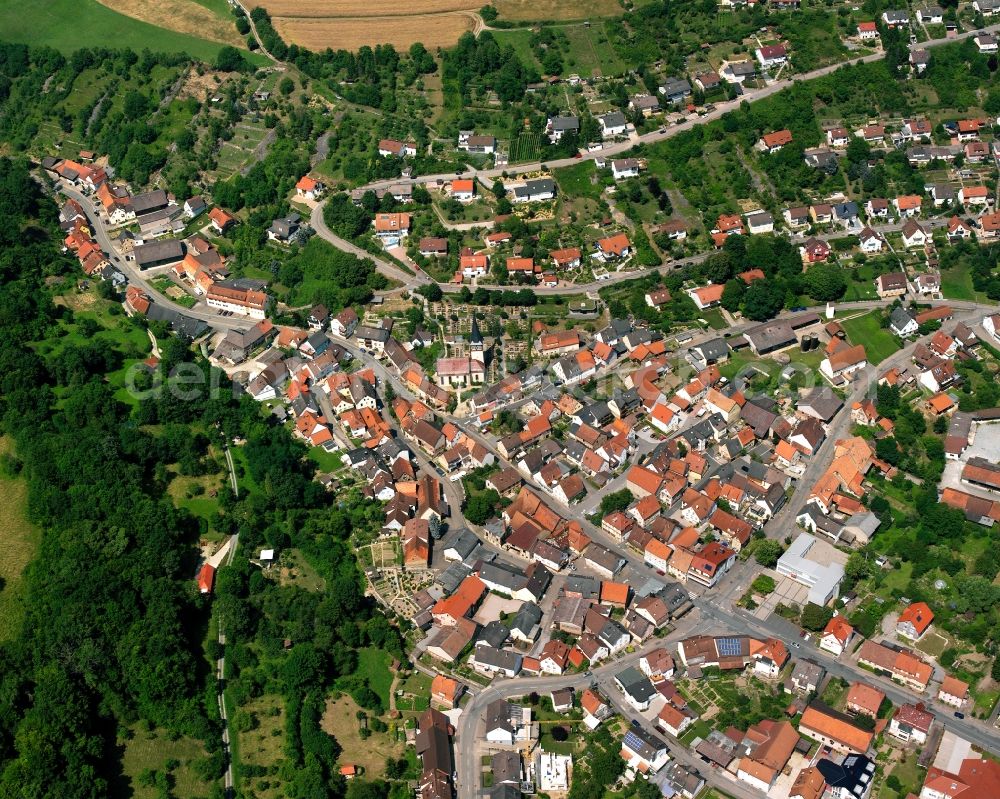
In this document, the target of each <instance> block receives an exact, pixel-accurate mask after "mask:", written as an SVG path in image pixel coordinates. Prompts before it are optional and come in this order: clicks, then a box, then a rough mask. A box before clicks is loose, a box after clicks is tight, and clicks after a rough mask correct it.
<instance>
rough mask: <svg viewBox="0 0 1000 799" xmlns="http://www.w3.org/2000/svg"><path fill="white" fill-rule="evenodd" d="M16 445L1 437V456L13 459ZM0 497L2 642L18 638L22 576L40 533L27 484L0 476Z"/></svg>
mask: <svg viewBox="0 0 1000 799" xmlns="http://www.w3.org/2000/svg"><path fill="white" fill-rule="evenodd" d="M12 449H13V445H12V442H11V440H10V439H8V438H7V437H0V456H4V455H10V454H11V453H12ZM0 496H2V497H3V498H4V502H3V508H2V511H0V540H3V542H4V547H3V555H2V556H0V640H6V639H8V638H12V637H13V636H14V635H16V633H17V631H18V628H19V627H20V623H21V615H22V609H21V605H20V598H21V592H22V590H23V584H22V574H23V572H24V568H25V566H27V565H28V562H29V561H30V560H31V557H32V555H33V554H34V552H35V549H36V548H37V546H38V543H39V531H38V530H36V529H35V528H34V527H33V526H32V525H31V524H29V523H28V520H27V518H26V515H25V514H26V512H27V508H28V487H27V485H25V483H24V480H20V479H18V478H16V477H10V476H7V475H5V474H3V473H0Z"/></svg>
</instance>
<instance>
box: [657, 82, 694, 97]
mask: <svg viewBox="0 0 1000 799" xmlns="http://www.w3.org/2000/svg"><path fill="white" fill-rule="evenodd" d="M660 92H661V93H662V94H665V95H666V96H667V97H673V96H675V95H684V96H686V95H689V94H691V84H690V83H688V82H687V81H686V80H685V79H683V78H667V79H666V80H665V81H664V82H663V85H662V86H661V87H660Z"/></svg>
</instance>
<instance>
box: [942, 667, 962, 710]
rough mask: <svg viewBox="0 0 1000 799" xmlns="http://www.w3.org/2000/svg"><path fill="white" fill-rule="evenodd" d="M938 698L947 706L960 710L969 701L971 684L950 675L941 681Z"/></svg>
mask: <svg viewBox="0 0 1000 799" xmlns="http://www.w3.org/2000/svg"><path fill="white" fill-rule="evenodd" d="M937 698H938V699H939V700H940V701H941V702H944V703H945V704H946V705H951V706H952V707H958V708H960V707H962V706H963V705H964V704H965V703H966V701H968V699H969V684H968V683H966V682H962V680H960V679H958V678H957V677H952V676H951V675H950V674H949V675H948V676H946V677H945V678H944V679H943V680H942V681H941V687H940V688H939V689H938V693H937Z"/></svg>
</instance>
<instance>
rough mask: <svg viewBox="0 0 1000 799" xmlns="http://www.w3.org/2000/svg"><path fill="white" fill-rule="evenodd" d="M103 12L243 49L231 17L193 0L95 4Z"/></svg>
mask: <svg viewBox="0 0 1000 799" xmlns="http://www.w3.org/2000/svg"><path fill="white" fill-rule="evenodd" d="M97 2H99V3H100V4H101V5H102V6H104V7H105V8H110V9H111V10H112V11H117V12H118V13H119V14H124V15H125V16H127V17H131V18H132V19H138V20H141V21H142V22H148V23H150V24H151V25H158V26H159V27H161V28H167V29H169V30H172V31H176V32H177V33H184V34H187V35H189V36H198V37H200V38H202V39H209V40H210V41H214V42H220V43H221V44H231V45H233V46H234V47H245V46H246V42H244V41H243V37H242V36H240V34H239V32H238V31H237V30H236V25H235V23H234V22H233V19H232V17H222V16H220V15H219V14H217V13H215V12H214V11H211V10H210V9H208V8H206V7H205V6H203V5H201V4H199V3H197V2H195V0H97Z"/></svg>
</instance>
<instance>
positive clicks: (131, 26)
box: [0, 0, 266, 64]
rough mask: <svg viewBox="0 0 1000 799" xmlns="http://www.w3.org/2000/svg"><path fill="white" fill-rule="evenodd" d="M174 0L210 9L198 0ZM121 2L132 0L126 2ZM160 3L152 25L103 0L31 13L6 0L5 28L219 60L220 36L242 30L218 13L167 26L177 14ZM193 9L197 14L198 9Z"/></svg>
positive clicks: (57, 4)
mask: <svg viewBox="0 0 1000 799" xmlns="http://www.w3.org/2000/svg"><path fill="white" fill-rule="evenodd" d="M115 1H116V2H119V0H115ZM172 2H174V3H183V4H184V5H185V6H189V7H193V8H195V9H201V11H202V12H204V11H205V9H204V7H202V6H199V5H198V4H196V3H194V2H193V0H172ZM121 4H122V6H124V5H126V3H124V2H122V3H121ZM128 5H130V6H131V4H128ZM157 8H158V9H160V11H159V13H158V14H157V16H156V17H155V19H156V20H157V24H156V25H151V24H149V23H148V22H144V21H143V20H142V19H135V18H133V17H131V16H125V15H124V14H119V13H118V12H117V11H115V10H112V9H111V8H108V7H106V6H104V5H101V4H100V3H98V2H97V0H48V2H46V3H43V4H36V6H35V7H34V8H32V13H31V14H26V13H25V6H24V4H23V3H19V2H15V0H0V31H3V37H4V39H6V40H8V41H12V42H23V43H24V44H31V45H48V46H49V47H54V48H55V49H56V50H59V51H61V52H63V53H67V54H68V53H71V52H73V51H74V50H78V49H79V48H80V47H108V46H109V45H112V44H113V46H115V47H128V48H131V49H133V50H135V51H136V52H139V51H141V50H143V49H144V48H148V49H150V50H157V51H160V52H174V53H188V54H189V55H191V56H193V57H195V58H200V59H201V60H203V61H208V62H211V61H214V60H215V56H216V55H217V54H218V52H219V47H220V46H221V45H220V42H221V41H222V40H221V39H219V38H218V37H220V36H223V35H224V34H223V33H222V31H225V30H226V29H227V26H228V27H229V28H231V30H232V33H233V34H235V33H236V28H235V27H233V25H232V23H230V22H229V21H227V20H223V19H221V18H219V17H217V16H216V15H214V14H213V15H212V21H211V24H210V25H208V26H207V27H205V28H195V27H193V26H191V25H190V24H188V23H187V22H185V23H177V24H178V25H181V24H183V27H184V30H186V31H189V32H184V31H182V30H177V29H171V30H168V29H167V28H165V27H161V26H162V25H163V24H164V22H165V21H173V17H172V16H171V15H169V14H167V13H164V12H163V10H162V9H163V6H162V4H157ZM192 13H195V14H197V13H198V11H194V12H192ZM192 31H193V32H197V35H194V34H193V33H192ZM213 39H214V41H213ZM240 44H243V42H242V41H241V42H240ZM247 57H248V58H249V59H250V60H251V61H253V62H254V63H261V64H262V63H264V62H265V60H266V59H265V58H264V56H259V55H253V54H248V56H247Z"/></svg>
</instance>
